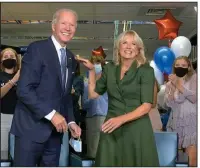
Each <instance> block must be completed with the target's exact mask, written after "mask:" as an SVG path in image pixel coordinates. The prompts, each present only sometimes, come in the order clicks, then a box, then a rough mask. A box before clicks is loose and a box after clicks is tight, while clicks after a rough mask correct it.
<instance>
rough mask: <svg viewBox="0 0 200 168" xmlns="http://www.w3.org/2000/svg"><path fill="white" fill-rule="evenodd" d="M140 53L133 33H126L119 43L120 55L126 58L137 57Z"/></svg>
mask: <svg viewBox="0 0 200 168" xmlns="http://www.w3.org/2000/svg"><path fill="white" fill-rule="evenodd" d="M138 53H139V48H138V46H137V45H136V41H135V38H134V37H133V35H129V34H127V35H125V36H124V38H123V39H122V41H121V42H120V45H119V54H120V56H121V57H122V58H124V59H135V57H136V56H137V55H138Z"/></svg>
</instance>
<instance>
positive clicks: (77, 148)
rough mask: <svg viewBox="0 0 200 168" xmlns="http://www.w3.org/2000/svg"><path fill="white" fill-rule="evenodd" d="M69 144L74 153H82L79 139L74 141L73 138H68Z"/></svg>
mask: <svg viewBox="0 0 200 168" xmlns="http://www.w3.org/2000/svg"><path fill="white" fill-rule="evenodd" d="M69 144H70V145H71V147H72V148H73V149H74V150H75V151H76V152H82V141H81V140H80V139H79V140H75V139H74V138H70V140H69Z"/></svg>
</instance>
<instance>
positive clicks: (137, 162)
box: [95, 61, 159, 167]
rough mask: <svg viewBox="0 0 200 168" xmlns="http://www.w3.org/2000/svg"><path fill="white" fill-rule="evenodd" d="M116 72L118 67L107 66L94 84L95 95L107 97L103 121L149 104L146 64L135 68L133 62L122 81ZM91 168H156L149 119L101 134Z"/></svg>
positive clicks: (150, 85) (149, 78)
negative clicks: (106, 107)
mask: <svg viewBox="0 0 200 168" xmlns="http://www.w3.org/2000/svg"><path fill="white" fill-rule="evenodd" d="M120 71H121V65H114V64H113V63H108V64H107V65H105V66H104V70H103V73H102V76H101V78H100V79H99V80H98V81H97V83H96V88H95V91H96V92H97V93H98V94H100V95H102V94H103V93H104V92H106V91H107V93H108V113H107V116H106V120H108V119H110V118H113V117H117V116H120V115H123V114H126V113H129V112H131V111H133V110H134V109H136V108H137V107H139V106H140V105H141V104H142V103H145V102H148V103H152V102H153V88H154V71H153V68H151V67H150V66H149V64H145V65H142V66H140V67H139V68H137V64H136V61H134V62H133V64H132V65H131V67H130V69H129V70H128V72H127V74H126V75H124V77H123V79H122V80H120ZM106 120H105V121H106ZM95 166H103V167H107V166H115V167H117V166H123V167H124V166H126V167H128V166H137V167H140V166H149V167H156V166H159V161H158V155H157V150H156V144H155V139H154V134H153V129H152V126H151V122H150V119H149V115H148V114H146V115H144V116H142V117H141V118H139V119H137V120H134V121H131V122H129V123H125V124H124V125H122V126H121V127H120V128H118V129H116V130H115V131H113V132H112V133H111V134H108V133H103V132H101V134H100V141H99V146H98V150H97V155H96V160H95Z"/></svg>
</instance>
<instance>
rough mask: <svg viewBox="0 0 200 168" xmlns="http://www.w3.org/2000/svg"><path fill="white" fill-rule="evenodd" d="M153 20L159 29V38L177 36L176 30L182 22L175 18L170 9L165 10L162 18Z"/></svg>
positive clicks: (173, 37)
mask: <svg viewBox="0 0 200 168" xmlns="http://www.w3.org/2000/svg"><path fill="white" fill-rule="evenodd" d="M154 22H155V23H156V26H157V28H158V31H159V40H163V39H175V38H176V37H177V36H178V30H179V28H180V26H181V24H182V22H180V21H178V20H176V18H175V17H174V16H173V15H172V14H171V12H170V10H167V12H166V13H165V15H164V16H163V17H162V18H160V19H156V20H154Z"/></svg>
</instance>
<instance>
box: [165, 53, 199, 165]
mask: <svg viewBox="0 0 200 168" xmlns="http://www.w3.org/2000/svg"><path fill="white" fill-rule="evenodd" d="M196 94H197V76H196V73H195V71H194V70H193V67H192V64H191V62H190V60H189V59H188V57H186V56H181V57H178V58H176V60H175V61H174V65H173V74H171V75H169V82H168V83H167V84H166V90H165V96H164V100H165V103H166V105H167V106H168V107H171V109H172V112H171V113H170V117H169V121H168V124H167V131H174V132H177V133H178V139H179V148H181V149H184V151H186V153H187V154H188V156H189V166H195V167H196V166H197V95H196Z"/></svg>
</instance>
